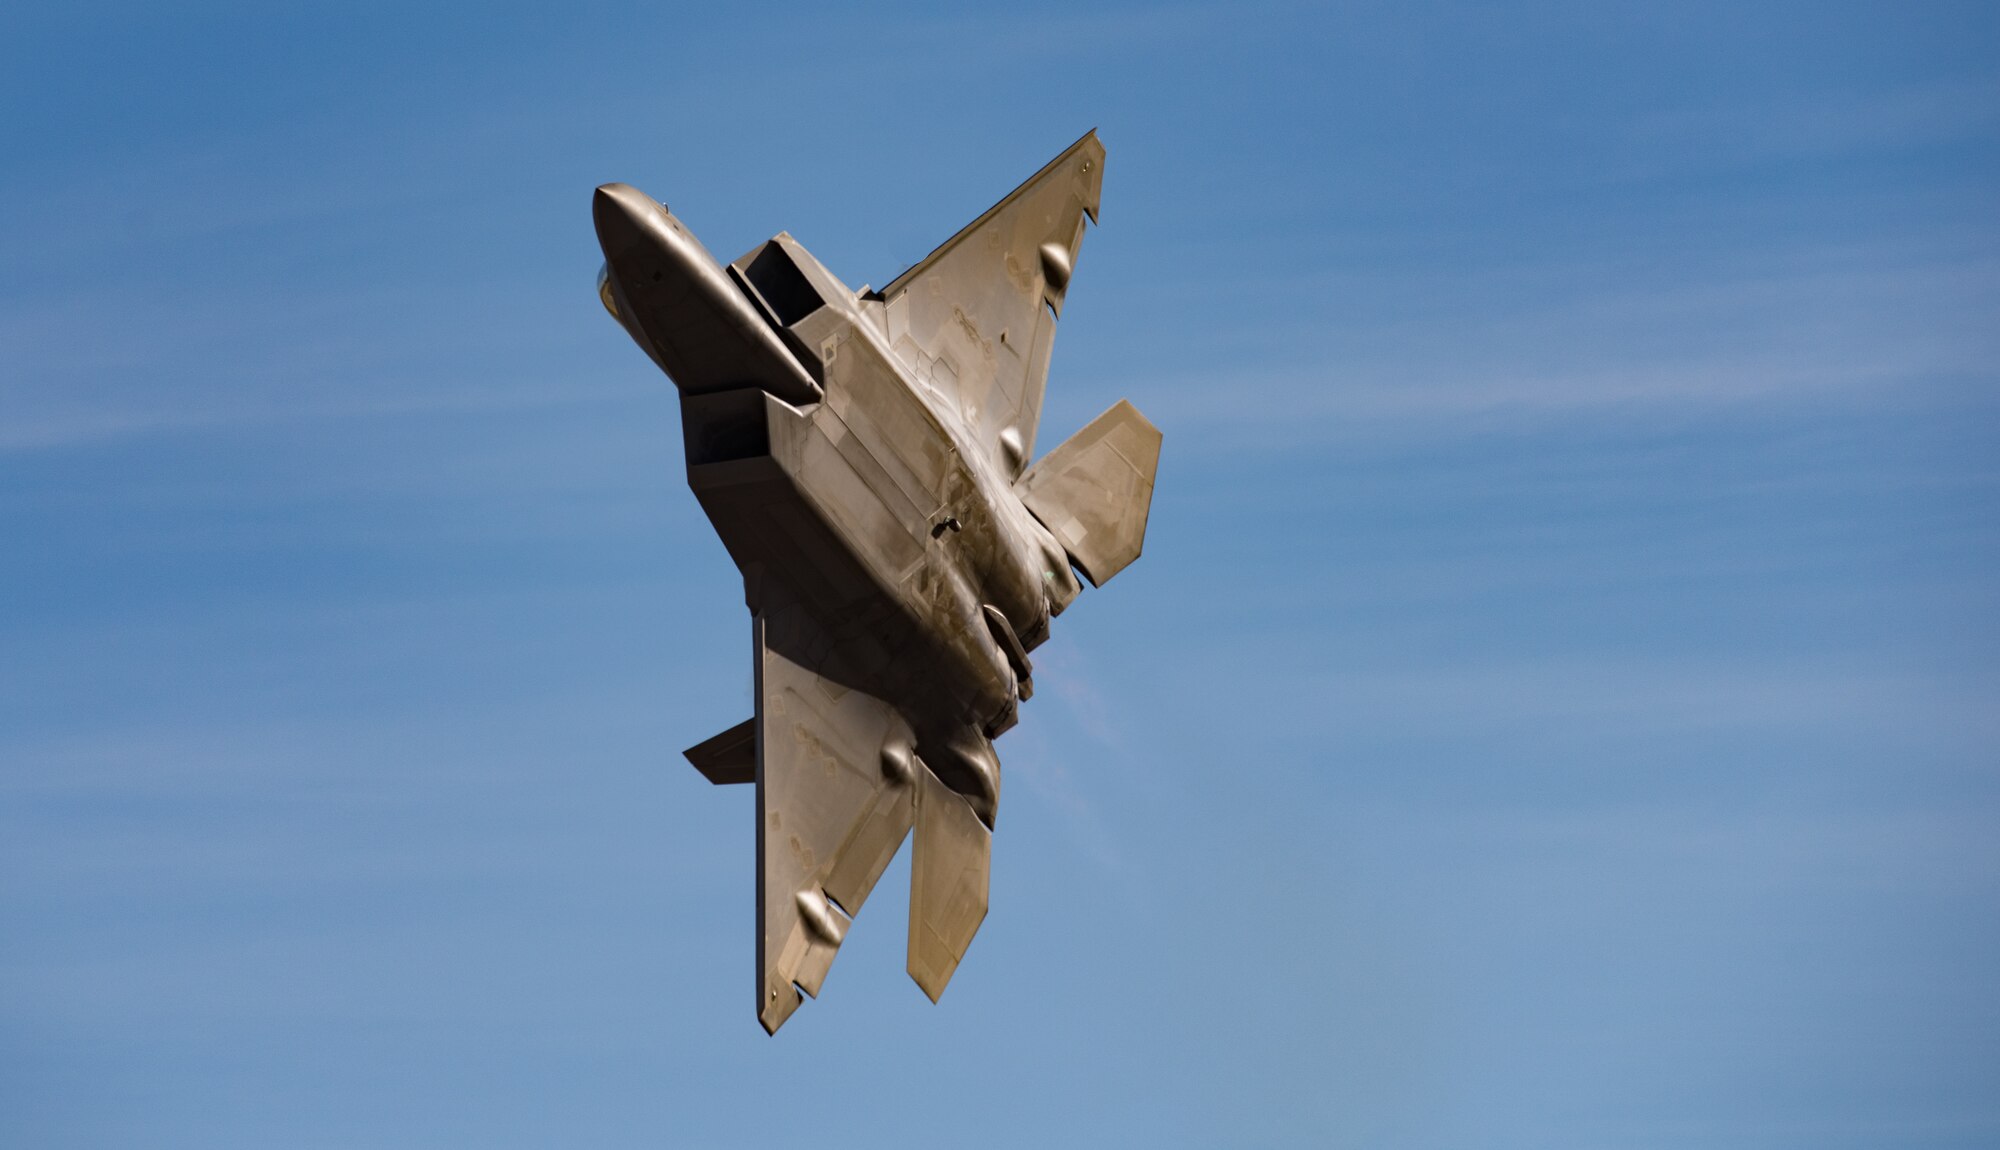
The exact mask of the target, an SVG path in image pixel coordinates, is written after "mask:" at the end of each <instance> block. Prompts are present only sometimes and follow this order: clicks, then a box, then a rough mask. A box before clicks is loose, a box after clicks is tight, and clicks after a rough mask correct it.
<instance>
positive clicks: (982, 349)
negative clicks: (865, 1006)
mask: <svg viewBox="0 0 2000 1150" xmlns="http://www.w3.org/2000/svg"><path fill="white" fill-rule="evenodd" d="M1103 171H1104V148H1103V145H1102V144H1100V143H1099V142H1098V140H1097V136H1096V133H1091V134H1089V135H1086V136H1085V137H1084V138H1083V139H1081V140H1078V141H1077V142H1076V143H1075V144H1073V145H1071V146H1070V147H1069V148H1068V149H1066V150H1065V151H1064V152H1063V153H1062V154H1061V155H1059V156H1057V157H1056V158H1055V159H1054V160H1053V161H1051V162H1050V163H1049V164H1048V165H1047V166H1046V167H1044V168H1043V169H1042V170H1041V171H1039V172H1037V173H1036V174H1035V175H1034V176H1033V177H1031V178H1030V179H1029V180H1028V181H1027V182H1026V183H1024V184H1022V185H1021V186H1020V187H1019V188H1017V189H1016V190H1015V191H1014V192H1012V193H1011V194H1009V195H1008V196H1007V198H1006V199H1004V200H1002V201H1000V203H998V204H996V205H994V206H993V207H992V208H991V209H989V210H988V211H986V212H985V213H984V214H982V215H981V216H980V217H979V218H978V219H976V220H974V221H973V222H972V223H971V224H969V225H967V226H966V227H965V228H964V229H962V230H961V231H960V232H959V233H958V234H957V235H954V236H953V237H952V238H951V239H949V240H947V241H945V243H944V244H942V245H941V246H939V248H938V249H937V250H936V251H934V252H932V253H931V254H930V255H929V256H928V257H926V258H925V259H924V260H923V262H921V263H919V264H917V265H916V266H915V267H913V268H911V269H910V270H909V271H907V272H905V273H903V274H902V275H900V276H898V277H897V278H896V279H895V280H894V281H892V282H891V283H890V284H889V285H888V287H886V288H884V289H882V290H881V291H879V292H864V293H856V292H854V291H851V290H849V289H848V288H847V286H846V285H845V284H843V283H842V282H841V281H840V280H839V279H838V278H837V277H835V276H834V275H833V274H832V273H831V272H829V271H828V270H827V269H826V268H825V267H823V266H822V265H821V264H820V263H819V261H818V260H816V259H814V258H813V256H812V255H811V253H810V252H808V251H806V249H805V248H804V247H802V246H801V245H800V244H799V243H798V241H796V240H794V239H793V238H792V237H791V236H789V235H786V234H784V233H779V234H778V235H777V236H775V237H773V238H772V239H770V240H768V241H766V242H764V243H761V244H759V245H757V246H756V247H754V248H752V249H751V250H750V251H748V252H746V253H744V255H743V256H742V257H740V258H738V259H737V260H735V261H734V262H732V263H730V264H728V265H727V266H724V265H722V264H719V263H718V262H717V261H716V260H715V259H714V257H712V256H711V255H709V253H708V251H707V249H706V248H704V247H703V246H702V245H701V243H700V241H698V240H696V239H695V237H694V235H693V233H691V232H690V231H688V229H687V228H686V227H685V226H684V225H683V224H682V223H681V222H680V221H679V220H678V219H676V218H675V217H674V216H673V214H672V213H671V212H669V211H668V210H667V209H666V207H665V206H664V205H662V204H660V203H658V202H656V201H654V200H652V199H650V198H648V197H647V196H645V195H644V194H643V193H641V192H639V191H638V190H637V189H634V188H632V187H629V186H627V185H624V184H606V185H604V186H603V187H600V188H599V189H597V194H596V198H595V200H594V202H593V207H592V212H593V216H594V219H595V223H596V227H597V235H598V241H599V244H600V246H602V248H603V250H604V258H605V266H604V270H603V272H602V273H601V274H600V277H599V282H598V295H599V298H600V300H601V301H602V302H603V304H604V307H605V309H606V310H607V311H608V312H610V314H611V316H612V318H613V319H615V320H616V321H617V322H618V323H619V325H620V326H621V327H623V328H624V329H625V331H626V332H627V334H629V335H630V336H631V337H632V339H633V341H634V342H635V343H637V344H638V345H639V347H640V348H641V349H642V350H644V351H645V352H646V354H647V355H648V356H649V357H651V358H652V360H653V362H654V363H655V364H657V365H658V366H659V367H660V368H661V370H663V371H665V372H666V373H667V375H668V377H669V378H671V379H672V380H673V382H674V384H675V386H676V387H677V388H678V390H679V392H680V396H681V432H682V439H683V447H684V450H685V454H686V459H687V475H688V485H689V486H690V487H691V488H692V489H693V491H694V494H695V497H696V499H697V500H698V501H699V502H700V503H701V506H702V509H703V511H704V512H706V513H707V515H708V517H709V521H710V522H711V523H712V524H713V525H714V526H715V529H716V533H717V535H719V536H720V537H721V539H722V543H723V546H724V547H725V548H727V549H728V551H729V555H730V557H731V558H732V559H733V560H734V561H735V563H736V565H737V567H738V569H739V570H740V571H741V572H742V574H743V587H744V598H745V601H746V603H747V605H748V606H749V609H750V614H751V620H752V625H751V634H752V659H753V665H754V667H755V675H756V707H757V713H756V714H755V715H754V716H753V717H752V718H750V719H749V720H746V721H745V722H742V723H739V724H737V725H736V726H733V727H730V728H729V729H727V730H725V731H723V732H722V733H720V734H718V735H716V736H714V737H712V738H710V739H707V740H705V741H703V742H702V743H699V744H697V745H696V746H694V747H692V748H690V749H689V750H688V751H687V757H688V760H689V761H690V762H691V763H693V764H694V766H695V767H696V768H697V769H698V770H700V771H701V773H702V774H703V775H704V776H705V777H707V778H708V779H709V781H711V782H714V783H718V784H728V783H740V782H753V783H755V785H756V788H757V924H758V926H757V1017H758V1020H759V1021H760V1022H762V1023H763V1025H764V1028H765V1029H766V1030H767V1031H771V1032H773V1033H775V1032H776V1030H777V1028H778V1027H779V1026H781V1025H783V1023H784V1021H785V1020H786V1019H787V1018H789V1017H790V1016H791V1014H792V1012H793V1011H794V1010H796V1009H797V1008H798V1006H799V1004H800V1002H801V1001H803V999H802V995H805V996H811V995H817V994H818V993H819V990H820V986H821V985H822V983H823V981H824V980H825V978H826V974H827V971H828V969H829V968H830V967H831V966H832V963H833V959H834V956H835V955H836V954H837V953H838V951H839V948H840V945H841V942H842V941H843V940H844V939H845V938H846V936H847V931H848V929H849V927H850V924H851V922H852V919H853V917H854V916H855V915H857V914H859V913H860V910H861V905H862V903H863V902H864V901H866V899H867V897H868V894H869V892H870V891H871V890H872V889H873V888H874V886H875V883H876V881H877V880H878V879H880V878H881V875H882V872H883V870H884V869H885V868H886V867H887V866H888V864H889V861H890V859H891V858H893V857H894V855H895V853H896V850H897V849H898V848H899V847H900V846H901V844H902V842H903V840H904V839H905V838H906V837H909V836H910V834H911V831H912V830H913V829H914V831H915V845H914V848H913V854H912V861H911V892H910V935H909V962H908V966H909V972H910V975H911V977H912V978H914V979H915V980H916V982H917V984H918V985H919V986H921V987H922V988H923V990H924V992H925V993H926V994H928V995H929V996H930V997H931V999H932V1000H933V1001H935V1000H936V999H937V997H938V996H939V995H940V994H942V993H943V992H944V988H945V986H946V984H947V983H949V982H950V980H951V977H952V974H953V973H954V972H955V971H956V970H957V968H958V964H959V962H960V960H961V959H963V958H964V956H965V953H966V949H967V947H969V946H970V945H971V942H972V938H973V936H974V935H975V934H976V933H977V932H978V930H979V926H980V923H981V922H982V921H984V919H985V916H986V895H987V882H988V876H989V873H990V866H989V863H990V859H991V851H992V837H993V828H994V825H995V819H996V817H997V814H998V810H999V803H1000V762H999V758H998V757H997V755H996V754H995V753H994V749H993V742H992V740H993V739H994V738H996V737H998V736H999V735H1000V734H1001V733H1002V732H1004V731H1006V730H1007V729H1008V728H1010V727H1012V726H1013V725H1014V723H1015V722H1016V721H1017V719H1018V717H1019V708H1020V705H1021V704H1022V703H1023V702H1025V701H1027V700H1028V699H1029V698H1031V697H1032V696H1033V693H1034V686H1033V682H1032V680H1031V678H1030V676H1031V674H1032V666H1031V664H1030V662H1029V658H1028V652H1029V651H1031V650H1033V649H1034V648H1035V647H1036V646H1037V645H1039V644H1040V643H1041V642H1042V641H1043V640H1045V639H1046V638H1047V637H1048V634H1049V624H1050V620H1051V619H1052V618H1053V617H1054V616H1056V615H1058V614H1061V613H1062V611H1063V609H1064V608H1065V607H1067V606H1068V605H1069V604H1070V602H1071V601H1072V600H1073V599H1075V598H1076V596H1077V594H1078V593H1079V591H1080V589H1081V586H1080V584H1079V583H1078V582H1077V580H1076V578H1075V576H1074V575H1073V574H1072V568H1075V569H1076V570H1080V571H1082V572H1083V573H1084V575H1085V577H1086V578H1088V579H1089V581H1090V582H1091V584H1092V585H1093V586H1096V585H1100V584H1102V583H1103V582H1104V581H1105V580H1108V579H1110V578H1111V577H1112V576H1113V575H1115V574H1117V573H1118V572H1119V571H1120V570H1122V569H1123V568H1124V567H1125V566H1126V565H1128V564H1130V563H1131V562H1132V561H1133V560H1134V559H1136V558H1138V556H1139V552H1140V548H1141V545H1142V544H1143V542H1144V539H1145V532H1146V518H1147V513H1148V510H1149V508H1150V506H1151V502H1152V492H1153V474H1154V470H1155V467H1156V466H1157V463H1158V459H1159V446H1160V433H1159V432H1158V430H1156V429H1155V428H1154V427H1153V426H1152V424H1150V423H1148V422H1147V421H1146V419H1145V417H1144V416H1142V415H1140V414H1139V412H1138V410H1137V409H1136V408H1134V407H1132V405H1131V404H1129V403H1125V402H1122V401H1121V402H1120V403H1119V404H1118V405H1117V406H1115V407H1113V408H1112V409H1111V410H1110V411H1107V412H1105V413H1104V414H1103V415H1101V416H1099V417H1098V418H1097V419H1096V420H1094V421H1092V423H1091V424H1090V425H1089V426H1088V427H1086V428H1085V429H1084V430H1083V431H1082V432H1080V433H1078V435H1077V436H1075V437H1074V438H1072V439H1071V440H1070V441H1068V442H1066V443H1064V444H1063V445H1062V446H1060V447H1058V448H1056V450H1054V451H1053V452H1050V453H1049V455H1048V456H1047V457H1045V458H1043V459H1042V460H1040V461H1039V462H1035V463H1033V465H1032V466H1030V460H1031V458H1032V456H1033V450H1034V441H1035V429H1036V424H1037V422H1038V421H1039V418H1040V413H1041V404H1042V393H1043V388H1044V386H1045V384H1046V382H1047V376H1048V365H1049V356H1050V351H1051V348H1052V347H1053V341H1054V338H1055V326H1056V323H1057V320H1058V317H1059V316H1060V315H1061V312H1062V305H1063V300H1064V297H1065V294H1066V293H1067V291H1068V288H1069V284H1070V279H1071V276H1072V272H1073V269H1074V267H1075V263H1076V254H1077V249H1078V247H1079V245H1080V244H1081V243H1082V240H1083V232H1084V225H1085V222H1086V220H1091V221H1094V220H1095V219H1096V218H1097V208H1098V194H1099V190H1100V188H1101V186H1102V181H1103Z"/></svg>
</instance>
